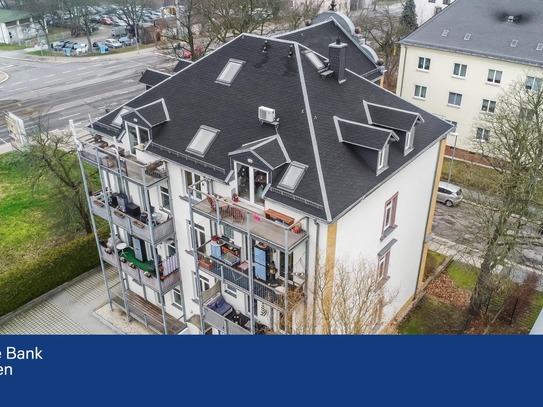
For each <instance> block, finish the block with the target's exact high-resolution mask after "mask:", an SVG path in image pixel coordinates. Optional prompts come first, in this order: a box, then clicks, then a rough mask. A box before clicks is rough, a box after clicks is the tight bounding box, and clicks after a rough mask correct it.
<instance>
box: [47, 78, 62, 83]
mask: <svg viewBox="0 0 543 407" xmlns="http://www.w3.org/2000/svg"><path fill="white" fill-rule="evenodd" d="M56 81H60V78H57V79H53V80H51V81H47V82H44V83H51V82H56Z"/></svg>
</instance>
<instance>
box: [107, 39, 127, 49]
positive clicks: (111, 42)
mask: <svg viewBox="0 0 543 407" xmlns="http://www.w3.org/2000/svg"><path fill="white" fill-rule="evenodd" d="M104 44H106V46H107V47H108V48H109V49H111V48H113V49H117V48H122V47H123V44H121V43H120V42H119V41H118V40H116V39H115V38H107V39H106V40H105V41H104Z"/></svg>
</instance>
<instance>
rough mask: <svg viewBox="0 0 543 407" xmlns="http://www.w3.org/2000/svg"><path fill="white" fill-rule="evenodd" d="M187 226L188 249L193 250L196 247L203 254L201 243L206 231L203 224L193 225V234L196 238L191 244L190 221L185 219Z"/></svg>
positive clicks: (203, 240)
mask: <svg viewBox="0 0 543 407" xmlns="http://www.w3.org/2000/svg"><path fill="white" fill-rule="evenodd" d="M187 224H188V227H187V231H188V232H189V242H190V249H191V250H195V249H197V250H198V251H199V252H201V253H204V254H205V247H204V246H203V244H204V243H205V242H206V232H205V229H204V227H203V226H201V225H195V226H194V236H195V239H196V242H195V243H196V244H194V245H193V244H192V232H191V223H190V220H189V221H187Z"/></svg>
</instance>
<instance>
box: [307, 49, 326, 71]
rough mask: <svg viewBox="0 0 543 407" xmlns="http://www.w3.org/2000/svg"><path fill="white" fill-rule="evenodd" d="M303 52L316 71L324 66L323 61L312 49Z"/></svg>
mask: <svg viewBox="0 0 543 407" xmlns="http://www.w3.org/2000/svg"><path fill="white" fill-rule="evenodd" d="M304 54H305V56H306V57H307V59H309V61H310V62H311V63H312V64H313V66H314V67H315V69H316V70H317V71H321V70H323V69H324V68H326V65H324V62H322V61H321V59H320V58H319V57H318V56H317V55H316V54H315V53H314V52H313V51H305V52H304Z"/></svg>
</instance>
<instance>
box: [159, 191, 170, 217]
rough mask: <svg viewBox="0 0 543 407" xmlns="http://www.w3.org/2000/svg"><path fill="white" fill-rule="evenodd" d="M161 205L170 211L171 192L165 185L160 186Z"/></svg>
mask: <svg viewBox="0 0 543 407" xmlns="http://www.w3.org/2000/svg"><path fill="white" fill-rule="evenodd" d="M160 205H161V206H162V207H163V208H164V209H166V210H168V211H169V210H170V190H169V189H168V187H165V186H163V185H161V186H160Z"/></svg>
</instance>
